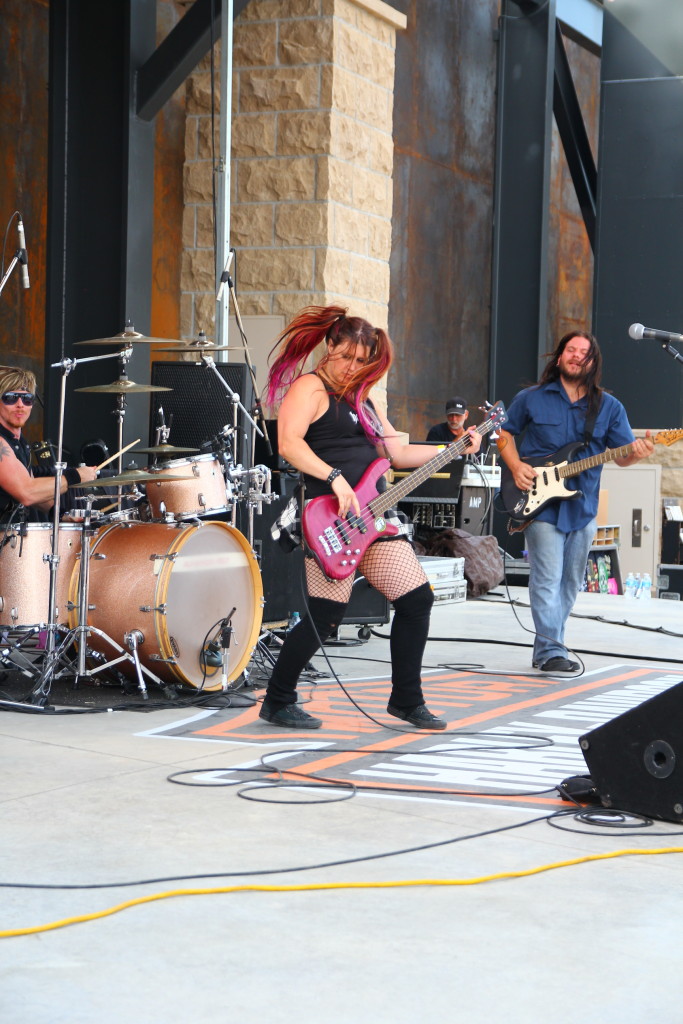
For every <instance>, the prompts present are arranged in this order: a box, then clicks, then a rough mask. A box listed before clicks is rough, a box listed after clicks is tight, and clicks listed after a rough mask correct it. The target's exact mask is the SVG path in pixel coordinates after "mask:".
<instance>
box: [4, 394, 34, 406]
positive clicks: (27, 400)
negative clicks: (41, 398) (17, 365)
mask: <svg viewBox="0 0 683 1024" xmlns="http://www.w3.org/2000/svg"><path fill="white" fill-rule="evenodd" d="M0 397H2V404H3V405H16V404H17V402H18V401H19V399H21V400H22V402H23V403H24V405H28V406H31V405H33V403H34V401H35V398H36V396H35V395H32V394H31V393H30V392H28V393H27V392H26V391H5V393H4V395H2V396H0Z"/></svg>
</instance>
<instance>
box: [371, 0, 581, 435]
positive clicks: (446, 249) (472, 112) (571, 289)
mask: <svg viewBox="0 0 683 1024" xmlns="http://www.w3.org/2000/svg"><path fill="white" fill-rule="evenodd" d="M401 6H402V9H403V10H404V11H405V13H406V14H407V15H408V28H407V31H406V32H405V33H402V34H399V37H398V40H397V52H396V65H397V70H396V94H395V102H394V140H395V158H394V221H393V243H392V258H391V271H392V281H391V301H390V310H389V328H390V332H391V334H392V338H393V340H394V342H395V344H396V348H397V356H398V358H397V361H396V366H395V368H394V369H393V370H392V373H391V376H390V380H389V413H390V418H391V419H392V422H393V423H394V424H395V425H396V426H397V427H400V428H401V429H406V430H409V431H410V433H411V436H412V437H413V438H416V439H417V438H419V437H422V436H424V433H425V431H426V429H427V428H428V426H429V425H430V424H432V423H435V422H438V421H440V420H442V419H443V405H444V402H445V400H446V398H448V397H449V396H450V395H452V394H462V395H464V396H465V397H466V398H467V399H468V401H469V403H470V406H471V407H474V408H471V413H470V415H471V420H473V421H474V422H476V421H477V419H478V418H479V417H478V415H476V406H478V405H480V404H481V402H482V401H483V399H485V398H489V399H491V400H493V399H495V398H498V397H504V396H500V395H488V394H487V385H488V361H489V347H490V335H489V332H490V315H489V314H490V301H491V239H492V230H493V175H494V144H495V125H496V97H495V79H496V67H497V58H498V54H497V47H496V42H495V30H496V28H497V21H498V6H499V5H498V2H497V0H478V2H477V3H476V4H472V3H471V2H469V0H405V3H404V4H403V5H401ZM565 45H566V48H567V53H568V57H569V62H570V65H571V68H572V74H573V77H574V82H575V85H576V89H577V92H578V95H579V101H580V103H581V107H582V111H583V116H584V119H585V121H586V127H587V130H588V134H589V138H590V139H591V142H592V144H593V151H594V153H595V152H596V149H597V135H598V106H599V74H600V71H599V66H600V61H599V58H597V57H596V56H594V55H593V54H591V53H589V52H587V51H586V50H584V49H582V48H581V47H580V46H578V45H577V44H576V43H574V42H572V41H570V40H566V41H565ZM551 175H552V187H551V200H550V203H551V206H550V218H549V240H548V253H549V261H548V277H549V282H548V313H547V335H548V347H549V348H551V347H552V345H553V344H554V341H555V340H556V339H557V338H558V337H560V336H561V335H562V334H563V333H564V332H565V331H567V330H569V329H571V328H574V327H577V326H581V327H583V328H590V322H591V303H592V283H591V282H592V273H593V268H592V255H591V251H590V245H589V242H588V238H587V236H586V231H585V228H584V225H583V221H582V218H581V214H580V210H579V207H578V204H577V202H576V198H575V194H574V189H573V185H572V182H571V178H570V175H569V171H568V168H567V165H566V161H565V158H564V154H563V152H562V147H561V143H560V140H559V136H558V134H557V130H556V129H555V128H554V127H553V151H552V167H551ZM503 272H504V268H503ZM503 343H504V339H503ZM521 344H522V345H523V344H524V342H523V341H522V342H521ZM528 344H529V346H530V350H529V353H528V359H527V362H528V363H529V365H535V364H536V358H537V353H536V344H537V342H536V339H535V338H530V339H529V341H528ZM520 355H521V352H520ZM527 382H528V381H526V379H525V380H522V377H521V376H520V378H519V379H515V380H510V386H509V390H510V393H511V394H512V393H514V392H515V391H516V390H517V389H518V388H519V387H520V386H522V384H523V383H527Z"/></svg>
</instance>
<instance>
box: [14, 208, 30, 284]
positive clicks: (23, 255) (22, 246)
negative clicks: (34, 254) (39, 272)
mask: <svg viewBox="0 0 683 1024" xmlns="http://www.w3.org/2000/svg"><path fill="white" fill-rule="evenodd" d="M17 232H18V234H19V250H20V252H19V260H20V262H21V283H22V284H23V286H24V288H30V287H31V283H30V281H29V279H28V253H27V252H26V238H25V236H24V222H23V220H22V219H21V217H20V218H19V220H18V221H17Z"/></svg>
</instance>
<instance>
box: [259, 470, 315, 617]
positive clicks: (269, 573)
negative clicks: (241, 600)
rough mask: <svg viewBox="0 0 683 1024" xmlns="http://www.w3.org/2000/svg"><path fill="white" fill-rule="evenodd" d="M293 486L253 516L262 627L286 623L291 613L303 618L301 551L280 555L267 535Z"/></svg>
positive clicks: (276, 544)
mask: <svg viewBox="0 0 683 1024" xmlns="http://www.w3.org/2000/svg"><path fill="white" fill-rule="evenodd" d="M294 486H295V482H294V483H291V484H288V485H287V487H286V489H285V492H284V493H283V494H282V495H279V496H278V497H277V498H276V500H275V501H273V502H271V503H270V505H265V504H264V505H263V512H262V514H261V515H260V516H258V515H255V516H254V551H255V552H256V557H257V558H258V560H259V565H260V567H261V582H262V584H263V596H264V599H265V605H264V607H263V621H264V622H265V623H275V622H287V621H289V619H290V618H291V616H292V614H293V613H294V612H299V614H300V615H302V616H303V603H304V598H303V592H304V591H305V583H303V582H302V581H303V579H304V553H303V549H302V548H295V549H294V551H283V550H282V548H281V547H280V545H279V544H278V543H277V541H275V540H273V538H272V536H271V534H270V528H271V526H272V525H273V523H274V522H275V520H276V519H277V518H278V516H279V515H280V514H281V513H282V511H283V509H284V507H285V505H286V504H287V502H288V501H289V499H290V497H291V496H292V494H293V493H294ZM245 528H246V524H245ZM302 588H303V590H302Z"/></svg>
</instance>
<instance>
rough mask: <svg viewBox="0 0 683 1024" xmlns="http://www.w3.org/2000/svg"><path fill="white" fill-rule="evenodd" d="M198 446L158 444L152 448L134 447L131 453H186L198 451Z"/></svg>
mask: <svg viewBox="0 0 683 1024" xmlns="http://www.w3.org/2000/svg"><path fill="white" fill-rule="evenodd" d="M200 450H201V449H199V448H178V447H177V445H174V444H158V445H156V447H152V448H136V449H135V450H134V451H132V452H131V455H180V454H181V453H182V454H183V455H187V454H188V453H189V452H198V451H200Z"/></svg>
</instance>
